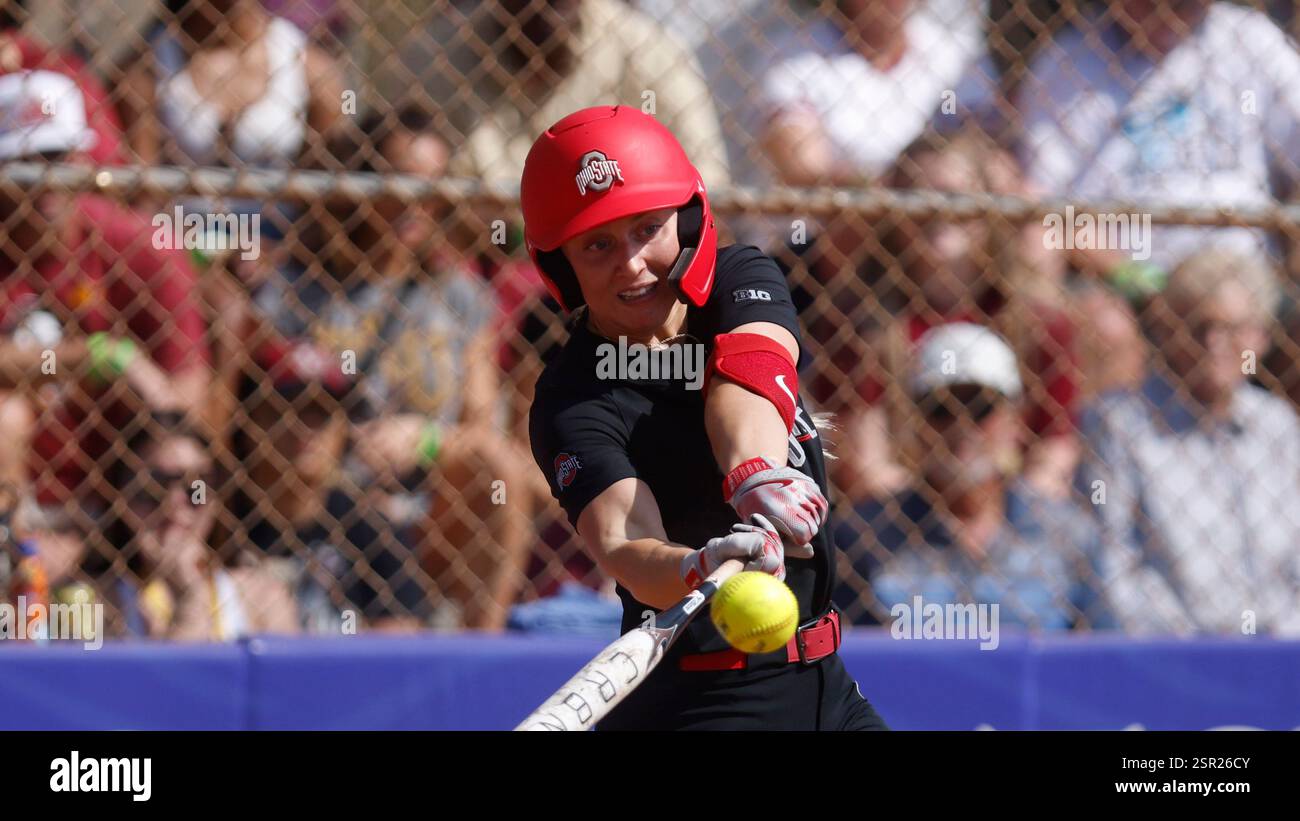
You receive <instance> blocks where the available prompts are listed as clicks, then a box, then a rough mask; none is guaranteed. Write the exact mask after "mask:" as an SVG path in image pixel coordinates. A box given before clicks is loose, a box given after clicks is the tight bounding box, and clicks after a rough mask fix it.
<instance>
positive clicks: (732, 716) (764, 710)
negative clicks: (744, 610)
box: [597, 655, 889, 731]
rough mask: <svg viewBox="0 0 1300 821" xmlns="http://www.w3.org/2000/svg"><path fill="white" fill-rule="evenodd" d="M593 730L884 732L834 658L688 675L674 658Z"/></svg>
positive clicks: (848, 676) (868, 704) (854, 683)
mask: <svg viewBox="0 0 1300 821" xmlns="http://www.w3.org/2000/svg"><path fill="white" fill-rule="evenodd" d="M597 729H598V730H606V731H607V730H888V729H889V727H887V726H886V725H885V722H884V719H882V718H881V717H880V715H879V714H877V713H876V710H875V708H874V707H872V706H871V703H870V702H868V701H867V700H866V699H865V698H863V697H862V693H861V691H860V690H859V689H858V684H857V682H856V681H854V680H853V678H852V677H851V676H850V675H849V673H848V671H847V670H845V669H844V662H843V661H841V660H840V657H839V656H838V655H833V656H828V657H826V658H824V659H822V660H821V661H819V662H817V663H816V664H811V665H803V664H785V665H781V666H780V667H776V668H770V669H767V670H726V671H720V672H707V673H698V672H697V673H686V672H682V671H680V670H678V669H676V659H675V658H673V657H671V656H670V657H669V658H668V659H665V660H664V664H663V665H661V669H657V670H655V671H654V673H652V674H651V676H650V678H649V680H647V681H646V682H645V684H643V685H641V686H640V687H638V688H637V689H636V690H634V691H633V692H632V693H631V695H629V696H628V697H627V699H626V700H625V701H624V702H623V703H622V704H620V705H619V706H618V707H617V708H615V709H614V711H613V712H612V713H610V714H609V715H608V716H607V717H606V718H605V720H604V721H602V722H600V725H599V726H598V727H597Z"/></svg>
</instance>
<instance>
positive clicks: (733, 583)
mask: <svg viewBox="0 0 1300 821" xmlns="http://www.w3.org/2000/svg"><path fill="white" fill-rule="evenodd" d="M710 613H711V617H712V618H713V626H714V627H717V628H718V632H719V633H721V634H722V637H723V638H725V639H726V640H727V643H728V644H730V645H731V646H732V647H734V648H736V649H737V650H740V651H742V652H745V653H769V652H771V651H773V650H779V649H780V648H781V647H783V646H785V644H786V642H788V641H790V638H791V637H792V636H793V635H794V630H795V627H796V626H797V623H798V621H799V602H797V601H795V598H794V593H792V592H790V588H788V587H786V586H785V583H784V582H782V581H780V580H778V579H777V578H776V577H774V576H769V575H768V574H766V573H758V572H755V571H752V570H751V571H745V572H742V573H737V574H736V575H734V576H732V577H731V578H730V579H727V580H726V581H725V582H723V583H722V587H720V588H718V592H717V593H716V594H714V596H713V604H712V606H711V607H710Z"/></svg>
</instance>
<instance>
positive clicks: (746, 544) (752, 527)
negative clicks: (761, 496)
mask: <svg viewBox="0 0 1300 821" xmlns="http://www.w3.org/2000/svg"><path fill="white" fill-rule="evenodd" d="M751 521H753V524H749V525H747V524H740V523H737V524H734V525H732V526H731V533H729V534H728V535H726V536H720V537H718V538H716V539H709V542H708V544H706V545H704V547H702V548H700V549H699V550H697V551H695V552H694V553H688V554H687V555H686V558H684V559H682V579H683V580H684V581H685V582H686V586H687V587H689V588H690V589H692V590H694V589H695V588H697V587H699V586H700V582H702V581H704V580H705V579H706V578H708V576H709V574H710V573H712V572H713V571H715V570H717V569H718V568H719V567H720V566H721V565H722V563H723V562H725V561H726V560H727V559H740V560H741V561H743V562H745V569H746V570H757V571H758V572H759V573H770V574H771V575H773V576H776V577H777V578H778V579H780V580H781V581H785V546H784V545H783V544H781V534H780V533H778V532H777V530H776V528H775V527H773V526H772V523H771V522H769V521H768V520H767V519H765V518H763V517H762V516H761V515H758V514H755V515H754V516H753V517H752V519H751Z"/></svg>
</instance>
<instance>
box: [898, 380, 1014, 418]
mask: <svg viewBox="0 0 1300 821" xmlns="http://www.w3.org/2000/svg"><path fill="white" fill-rule="evenodd" d="M1005 401H1006V400H1005V398H1004V397H1003V396H1002V394H1000V393H998V392H997V391H995V390H993V389H991V388H983V387H978V386H964V385H963V386H959V387H956V388H951V389H946V390H938V391H932V392H930V393H928V394H926V395H924V396H922V397H921V398H920V399H919V400H917V405H918V408H919V410H920V411H921V415H922V416H924V417H925V419H926V421H928V422H930V423H931V424H946V423H950V422H952V421H953V420H955V419H956V418H957V417H958V416H964V417H967V418H969V419H971V420H973V421H975V422H982V421H984V420H985V419H987V418H988V416H989V415H990V414H992V413H993V411H995V410H997V409H998V408H999V407H1000V406H1001V405H1002V404H1003V403H1004V402H1005Z"/></svg>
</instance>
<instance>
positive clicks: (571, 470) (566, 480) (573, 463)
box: [555, 453, 582, 490]
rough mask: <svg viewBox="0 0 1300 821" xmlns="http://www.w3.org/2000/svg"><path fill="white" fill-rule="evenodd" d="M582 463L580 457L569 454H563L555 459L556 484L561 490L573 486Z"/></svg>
mask: <svg viewBox="0 0 1300 821" xmlns="http://www.w3.org/2000/svg"><path fill="white" fill-rule="evenodd" d="M580 467H582V463H581V462H579V461H578V457H577V456H574V455H572V454H569V453H561V454H560V455H559V456H556V457H555V484H556V486H557V487H558V488H559V489H560V490H564V489H565V488H566V487H568V486H569V485H571V484H573V477H575V476H577V475H578V468H580Z"/></svg>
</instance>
